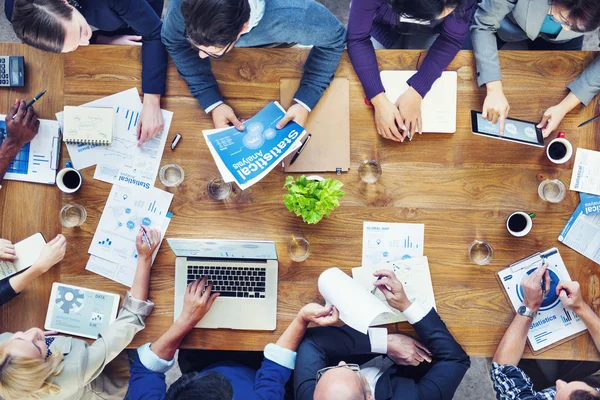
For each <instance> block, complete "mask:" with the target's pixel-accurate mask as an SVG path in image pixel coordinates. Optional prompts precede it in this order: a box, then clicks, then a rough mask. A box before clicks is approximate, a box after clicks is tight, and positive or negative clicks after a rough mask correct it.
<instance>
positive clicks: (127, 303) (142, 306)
mask: <svg viewBox="0 0 600 400" xmlns="http://www.w3.org/2000/svg"><path fill="white" fill-rule="evenodd" d="M123 308H125V309H127V310H129V311H130V312H132V313H133V314H136V315H141V316H143V317H147V316H148V315H150V313H151V312H152V310H153V309H154V303H153V302H151V301H150V300H146V301H142V300H138V299H136V298H135V297H133V295H132V294H131V293H130V292H127V294H126V295H125V300H124V301H123Z"/></svg>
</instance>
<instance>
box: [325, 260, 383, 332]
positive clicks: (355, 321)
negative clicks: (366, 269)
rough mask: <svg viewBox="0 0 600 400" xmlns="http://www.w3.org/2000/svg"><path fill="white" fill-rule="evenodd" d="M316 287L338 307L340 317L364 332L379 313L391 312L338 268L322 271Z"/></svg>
mask: <svg viewBox="0 0 600 400" xmlns="http://www.w3.org/2000/svg"><path fill="white" fill-rule="evenodd" d="M318 287H319V292H320V293H321V295H322V296H323V298H324V299H325V301H326V302H327V304H328V305H330V304H333V305H334V306H335V307H336V308H337V309H338V311H339V312H340V319H341V320H342V321H344V322H345V323H346V325H348V326H349V327H351V328H353V329H356V330H357V331H359V332H362V333H364V334H366V333H367V330H368V329H369V325H371V322H372V321H373V320H375V318H377V317H378V316H379V315H380V314H383V313H388V314H390V313H391V311H390V309H389V308H388V307H387V306H385V305H384V304H383V303H382V302H381V301H379V300H378V299H377V298H376V297H375V296H374V295H372V294H371V293H370V292H369V291H368V290H367V289H365V288H363V287H362V286H361V285H360V284H359V283H358V282H357V281H355V280H354V279H352V278H350V277H349V276H348V275H346V274H345V273H344V272H342V271H341V270H340V269H339V268H329V269H328V270H326V271H324V272H323V273H322V274H321V276H319V282H318ZM391 314H392V315H393V313H391Z"/></svg>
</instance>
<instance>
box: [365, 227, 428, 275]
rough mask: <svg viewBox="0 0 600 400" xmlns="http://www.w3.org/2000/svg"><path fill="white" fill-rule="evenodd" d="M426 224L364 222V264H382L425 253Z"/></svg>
mask: <svg viewBox="0 0 600 400" xmlns="http://www.w3.org/2000/svg"><path fill="white" fill-rule="evenodd" d="M424 241H425V225H423V224H399V223H388V222H368V221H365V222H364V223H363V249H362V265H363V266H367V265H373V264H381V263H383V262H387V261H393V260H405V259H408V258H412V257H421V256H422V255H423V246H424Z"/></svg>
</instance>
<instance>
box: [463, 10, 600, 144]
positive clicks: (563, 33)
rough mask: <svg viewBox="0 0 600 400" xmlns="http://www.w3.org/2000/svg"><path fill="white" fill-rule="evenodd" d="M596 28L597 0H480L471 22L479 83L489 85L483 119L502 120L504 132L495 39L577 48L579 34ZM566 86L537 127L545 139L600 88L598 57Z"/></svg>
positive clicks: (504, 107)
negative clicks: (562, 97)
mask: <svg viewBox="0 0 600 400" xmlns="http://www.w3.org/2000/svg"><path fill="white" fill-rule="evenodd" d="M599 26H600V2H598V1H596V0H552V1H546V0H519V1H513V0H482V1H481V2H480V4H479V5H478V7H477V10H476V11H475V16H474V17H473V23H472V25H471V40H472V43H473V53H474V55H475V60H476V64H477V83H478V85H479V86H483V85H485V86H486V89H487V95H486V97H485V100H484V101H483V111H482V117H483V118H485V119H487V120H488V121H491V122H493V123H494V124H495V123H497V122H498V121H500V134H503V133H504V124H505V121H506V118H507V117H508V113H509V111H510V105H509V102H508V99H507V98H506V95H505V94H504V89H503V84H502V76H501V73H500V61H499V59H498V44H497V39H500V41H501V42H516V41H526V42H527V44H528V46H529V48H530V49H542V50H581V48H582V45H583V33H584V32H590V31H593V30H594V29H596V28H598V27H599ZM495 34H496V35H495ZM568 88H569V91H570V92H569V94H568V95H567V96H566V97H565V98H564V99H563V100H562V101H561V102H560V103H558V104H556V105H554V106H551V107H549V108H548V109H546V111H545V112H544V114H543V115H542V117H541V120H540V123H539V124H538V128H541V129H542V133H543V135H544V137H548V136H549V135H550V134H551V133H552V132H553V131H555V130H556V129H557V128H558V125H559V124H560V122H561V121H562V120H563V118H564V117H565V115H566V114H567V113H569V112H570V111H571V110H572V109H573V108H575V107H576V106H577V105H578V104H579V103H583V104H584V105H588V104H589V102H590V101H591V100H592V98H593V97H594V96H595V95H596V93H598V91H600V59H598V58H596V59H595V60H594V61H593V62H592V63H591V64H590V65H589V66H588V67H587V68H586V69H585V70H584V72H583V73H582V74H581V75H580V76H579V77H578V78H577V79H576V80H575V81H573V82H572V83H571V84H570V85H569V86H568Z"/></svg>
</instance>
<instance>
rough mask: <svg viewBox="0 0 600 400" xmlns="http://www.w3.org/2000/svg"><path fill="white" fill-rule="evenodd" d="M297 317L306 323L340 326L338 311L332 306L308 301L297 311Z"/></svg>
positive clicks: (341, 323)
mask: <svg viewBox="0 0 600 400" xmlns="http://www.w3.org/2000/svg"><path fill="white" fill-rule="evenodd" d="M298 317H299V318H301V319H302V320H303V321H304V322H305V323H306V324H308V323H309V322H313V323H315V324H317V325H319V326H342V325H343V324H344V323H343V322H341V321H340V313H339V311H338V309H337V308H335V307H334V306H322V305H320V304H316V303H309V304H307V305H305V306H304V307H302V309H301V310H300V311H299V312H298Z"/></svg>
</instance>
